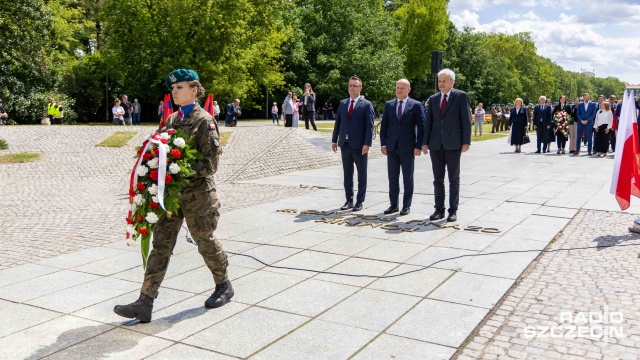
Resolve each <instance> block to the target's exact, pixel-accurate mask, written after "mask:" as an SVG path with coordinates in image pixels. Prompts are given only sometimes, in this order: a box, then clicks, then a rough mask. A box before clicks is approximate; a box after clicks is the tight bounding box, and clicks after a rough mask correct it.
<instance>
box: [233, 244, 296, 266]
mask: <svg viewBox="0 0 640 360" xmlns="http://www.w3.org/2000/svg"><path fill="white" fill-rule="evenodd" d="M300 251H301V250H300V249H293V248H286V247H282V246H271V245H262V246H258V247H255V248H253V249H251V250H247V251H245V252H244V253H243V254H246V255H250V256H253V257H255V258H257V259H259V260H260V261H262V262H264V263H266V264H274V263H276V262H278V261H280V260H282V259H285V258H288V257H289V256H291V255H293V254H296V253H298V252H300ZM229 263H230V264H233V265H236V266H242V267H248V268H252V269H262V268H263V267H265V265H263V264H261V263H259V262H257V261H256V260H254V259H251V258H248V257H245V256H239V255H236V256H234V257H233V258H232V259H229Z"/></svg>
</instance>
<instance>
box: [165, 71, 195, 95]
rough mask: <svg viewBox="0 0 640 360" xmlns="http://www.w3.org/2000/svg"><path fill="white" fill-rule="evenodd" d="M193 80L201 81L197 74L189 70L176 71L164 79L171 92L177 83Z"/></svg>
mask: <svg viewBox="0 0 640 360" xmlns="http://www.w3.org/2000/svg"><path fill="white" fill-rule="evenodd" d="M192 80H200V77H199V76H198V73H197V72H195V71H193V70H188V69H176V70H173V71H172V72H171V73H169V75H167V78H166V79H164V83H165V85H167V87H168V88H169V90H171V85H173V84H175V83H178V82H182V81H192Z"/></svg>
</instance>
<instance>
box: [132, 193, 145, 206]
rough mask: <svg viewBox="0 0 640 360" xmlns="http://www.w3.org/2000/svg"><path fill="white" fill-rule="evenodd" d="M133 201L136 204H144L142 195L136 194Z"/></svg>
mask: <svg viewBox="0 0 640 360" xmlns="http://www.w3.org/2000/svg"><path fill="white" fill-rule="evenodd" d="M133 202H134V203H135V204H136V205H142V204H144V198H143V197H142V195H140V194H138V195H136V196H134V197H133Z"/></svg>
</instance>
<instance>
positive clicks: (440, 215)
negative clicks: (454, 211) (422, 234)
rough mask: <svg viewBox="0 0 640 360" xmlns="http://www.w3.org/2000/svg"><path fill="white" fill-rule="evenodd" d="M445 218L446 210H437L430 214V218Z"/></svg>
mask: <svg viewBox="0 0 640 360" xmlns="http://www.w3.org/2000/svg"><path fill="white" fill-rule="evenodd" d="M440 219H444V211H439V210H436V212H434V213H433V215H431V216H429V220H440Z"/></svg>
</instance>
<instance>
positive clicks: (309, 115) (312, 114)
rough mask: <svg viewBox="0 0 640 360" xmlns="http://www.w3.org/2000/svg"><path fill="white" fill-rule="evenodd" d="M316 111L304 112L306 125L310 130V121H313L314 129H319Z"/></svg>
mask: <svg viewBox="0 0 640 360" xmlns="http://www.w3.org/2000/svg"><path fill="white" fill-rule="evenodd" d="M315 117H316V113H315V111H305V112H304V127H305V128H306V129H307V130H309V121H311V126H313V130H315V131H318V128H317V127H316V119H315Z"/></svg>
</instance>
